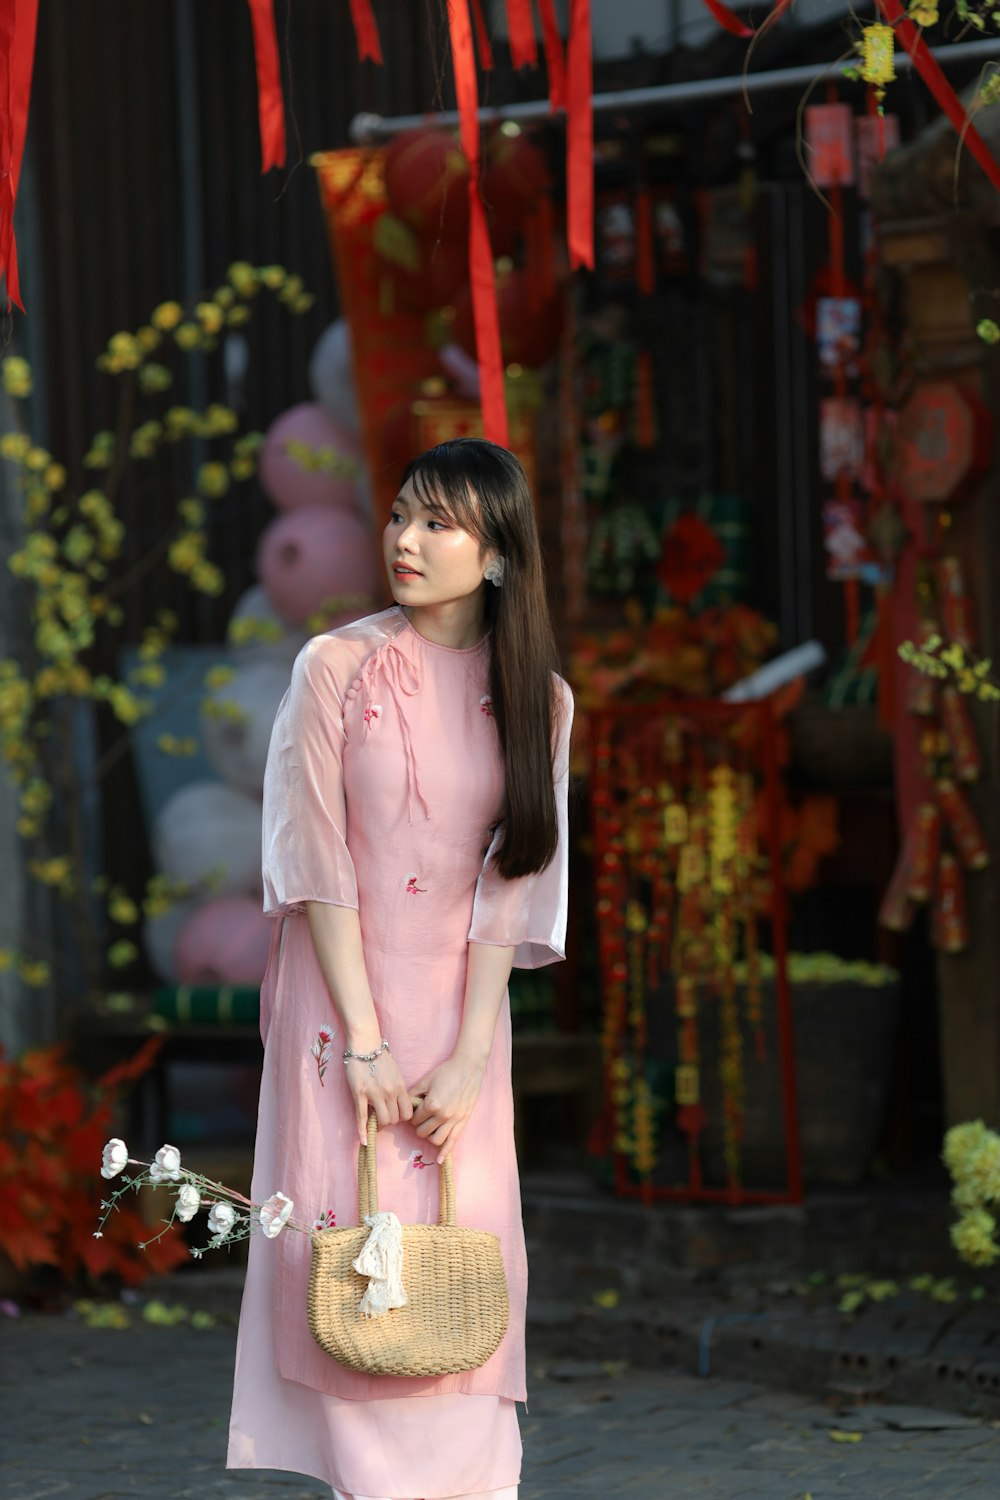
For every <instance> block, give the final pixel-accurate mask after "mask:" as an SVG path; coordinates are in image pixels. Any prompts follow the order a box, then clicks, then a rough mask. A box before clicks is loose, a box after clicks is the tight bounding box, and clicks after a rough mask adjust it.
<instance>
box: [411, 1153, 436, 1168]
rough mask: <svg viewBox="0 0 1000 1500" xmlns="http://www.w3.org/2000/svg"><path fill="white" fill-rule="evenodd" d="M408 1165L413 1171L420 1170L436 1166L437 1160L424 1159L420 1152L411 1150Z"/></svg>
mask: <svg viewBox="0 0 1000 1500" xmlns="http://www.w3.org/2000/svg"><path fill="white" fill-rule="evenodd" d="M409 1165H410V1166H411V1167H412V1168H413V1169H414V1171H416V1172H422V1171H423V1170H424V1168H425V1167H436V1166H437V1162H433V1161H424V1158H423V1154H422V1152H420V1151H411V1152H410V1161H409Z"/></svg>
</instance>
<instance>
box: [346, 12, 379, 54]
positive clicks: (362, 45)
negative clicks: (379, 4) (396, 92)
mask: <svg viewBox="0 0 1000 1500" xmlns="http://www.w3.org/2000/svg"><path fill="white" fill-rule="evenodd" d="M351 20H352V21H353V22H354V35H355V36H356V37H357V39H358V56H359V57H360V58H361V59H362V61H364V59H365V58H366V57H367V58H370V59H371V61H372V62H375V63H380V62H381V61H382V43H381V41H380V40H379V34H378V26H377V25H376V23H375V17H374V15H373V14H372V4H371V0H351Z"/></svg>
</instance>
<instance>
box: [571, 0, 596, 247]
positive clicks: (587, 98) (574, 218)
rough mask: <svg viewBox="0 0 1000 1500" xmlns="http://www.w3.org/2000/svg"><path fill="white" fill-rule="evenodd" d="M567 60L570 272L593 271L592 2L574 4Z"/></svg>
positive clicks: (579, 1) (575, 0)
mask: <svg viewBox="0 0 1000 1500" xmlns="http://www.w3.org/2000/svg"><path fill="white" fill-rule="evenodd" d="M567 50H568V58H567V70H566V72H567V84H568V99H567V104H566V236H567V239H568V241H569V263H570V268H571V270H574V271H575V270H576V269H577V268H578V267H579V266H586V267H587V268H588V270H591V271H592V270H593V269H594V103H593V93H594V83H593V62H592V55H591V45H590V0H572V4H571V7H570V24H569V47H568V49H567Z"/></svg>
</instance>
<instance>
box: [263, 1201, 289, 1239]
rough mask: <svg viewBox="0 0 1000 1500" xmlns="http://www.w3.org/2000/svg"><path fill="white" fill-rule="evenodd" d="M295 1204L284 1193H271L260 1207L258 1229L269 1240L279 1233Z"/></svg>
mask: <svg viewBox="0 0 1000 1500" xmlns="http://www.w3.org/2000/svg"><path fill="white" fill-rule="evenodd" d="M294 1207H295V1204H294V1203H293V1202H292V1200H291V1198H286V1197H285V1195H284V1193H272V1194H271V1196H270V1198H268V1200H267V1202H266V1203H262V1204H261V1206H260V1227H261V1230H262V1231H263V1233H264V1234H265V1235H266V1236H267V1238H268V1239H269V1240H273V1239H274V1237H275V1235H278V1234H280V1233H281V1231H282V1230H283V1229H284V1227H285V1225H286V1223H287V1222H288V1216H289V1214H290V1213H291V1211H292V1209H293V1208H294Z"/></svg>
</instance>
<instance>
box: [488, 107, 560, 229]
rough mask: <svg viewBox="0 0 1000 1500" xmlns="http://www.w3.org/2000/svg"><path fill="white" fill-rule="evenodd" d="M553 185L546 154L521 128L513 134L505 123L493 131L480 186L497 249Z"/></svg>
mask: <svg viewBox="0 0 1000 1500" xmlns="http://www.w3.org/2000/svg"><path fill="white" fill-rule="evenodd" d="M551 186H552V180H551V178H550V176H549V168H548V163H547V162H546V160H545V157H544V156H543V155H542V153H541V151H539V149H538V147H537V146H534V145H532V143H531V141H530V140H529V138H528V137H527V136H526V135H525V134H524V132H523V131H522V130H520V128H516V129H515V130H514V132H513V133H511V126H510V125H505V126H501V127H500V129H499V130H496V131H494V133H493V134H492V135H491V137H490V140H489V144H488V145H487V148H486V168H485V170H484V172H483V177H482V183H481V185H480V191H481V193H482V198H483V203H484V204H485V205H486V211H487V213H488V214H489V216H490V228H491V230H492V233H493V241H494V244H493V248H494V250H498V249H499V243H498V242H499V240H500V239H501V238H505V237H507V236H511V235H512V234H516V232H517V231H518V230H519V229H520V227H521V224H522V222H523V220H524V216H525V214H526V213H527V212H528V210H529V209H530V208H531V207H532V206H533V205H534V204H535V203H536V202H537V201H538V199H539V197H540V196H541V194H542V193H547V192H549V190H550V188H551Z"/></svg>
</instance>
